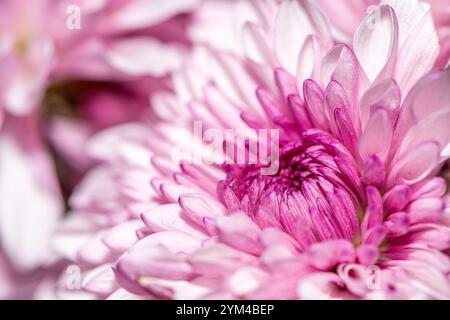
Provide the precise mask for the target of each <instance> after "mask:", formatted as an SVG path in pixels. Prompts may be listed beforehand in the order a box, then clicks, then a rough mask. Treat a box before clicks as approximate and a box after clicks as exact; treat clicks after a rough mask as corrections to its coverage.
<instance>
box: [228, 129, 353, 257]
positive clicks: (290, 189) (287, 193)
mask: <svg viewBox="0 0 450 320" xmlns="http://www.w3.org/2000/svg"><path fill="white" fill-rule="evenodd" d="M321 134H322V135H324V136H325V133H321ZM326 138H327V139H329V138H331V137H329V136H328V135H327V136H326ZM334 142H335V141H333V143H334ZM339 148H343V147H342V145H340V146H339ZM339 148H336V147H335V146H334V145H323V144H317V143H311V141H309V137H306V139H303V141H302V140H300V141H296V142H294V143H288V144H285V145H283V146H282V147H281V150H280V166H279V170H278V173H277V174H275V175H262V174H261V170H260V169H261V166H258V165H247V166H228V167H227V169H226V170H227V178H226V180H225V181H223V182H222V183H221V185H220V186H219V195H221V196H222V199H223V202H224V203H225V205H226V206H227V208H228V209H229V210H230V211H238V210H242V211H244V212H246V213H247V214H248V215H249V216H250V217H251V218H252V219H253V221H255V222H256V223H257V224H258V225H260V226H261V227H276V228H279V229H282V230H283V231H284V232H286V233H288V234H289V235H291V236H292V237H294V238H295V239H296V240H297V241H298V243H299V244H300V247H301V248H303V249H306V248H307V247H308V246H309V245H311V244H312V243H316V242H320V241H324V240H330V239H349V240H352V239H353V238H354V236H355V234H356V231H357V229H358V219H357V216H356V210H355V204H356V203H357V202H358V199H357V196H355V194H356V193H355V192H354V190H352V188H351V187H349V186H351V185H352V184H349V183H348V180H349V179H351V177H350V176H349V173H348V172H345V171H346V170H343V169H345V168H346V164H345V162H346V161H345V157H346V155H345V153H343V152H341V151H340V150H339ZM347 160H348V159H347ZM341 162H342V163H341Z"/></svg>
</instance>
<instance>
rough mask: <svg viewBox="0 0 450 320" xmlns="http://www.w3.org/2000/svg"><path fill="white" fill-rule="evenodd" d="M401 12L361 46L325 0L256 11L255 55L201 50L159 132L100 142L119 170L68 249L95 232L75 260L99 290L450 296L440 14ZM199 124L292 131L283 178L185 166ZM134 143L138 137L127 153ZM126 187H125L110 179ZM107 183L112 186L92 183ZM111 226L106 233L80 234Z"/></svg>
mask: <svg viewBox="0 0 450 320" xmlns="http://www.w3.org/2000/svg"><path fill="white" fill-rule="evenodd" d="M399 4H400V2H397V1H392V2H390V1H383V3H382V4H380V5H379V6H378V7H376V8H374V10H375V11H373V12H371V13H370V14H369V15H368V16H367V17H366V18H365V19H364V20H363V21H362V23H361V24H360V25H359V27H358V28H357V30H356V31H355V34H354V37H353V45H352V46H351V47H350V46H347V45H343V44H335V43H334V41H333V37H332V36H331V34H330V31H329V30H330V28H329V26H328V24H327V22H326V19H325V18H324V16H323V15H322V14H321V12H320V11H319V9H318V7H316V6H315V5H314V3H313V2H311V1H284V2H281V3H278V2H270V1H269V2H267V3H262V2H257V1H255V2H254V6H253V7H251V9H252V10H254V11H253V12H254V13H256V15H253V17H257V18H256V20H255V18H252V21H251V22H249V23H246V24H245V32H244V34H245V37H244V38H245V39H246V40H245V41H246V42H245V46H244V47H245V50H244V52H246V53H247V55H246V56H245V57H242V56H240V55H239V54H238V53H236V52H229V51H223V50H217V49H215V48H214V46H213V45H208V46H206V47H203V46H199V47H198V48H197V49H194V52H193V54H192V57H191V58H190V59H189V60H188V61H187V62H186V65H185V66H184V68H182V69H181V70H180V72H178V73H177V74H175V75H174V87H175V91H176V95H175V96H173V95H171V94H170V93H162V94H161V95H159V96H158V97H157V98H155V101H154V105H155V111H156V112H157V113H158V114H159V115H160V116H161V118H162V121H161V122H160V123H159V124H158V125H157V126H155V127H154V128H152V129H148V131H146V130H130V129H129V131H128V130H127V129H124V127H122V128H118V129H117V130H113V131H110V132H106V133H105V134H104V135H102V136H100V137H99V138H100V139H99V138H97V139H96V140H94V142H93V145H92V146H93V150H94V151H95V153H96V154H97V155H98V156H100V157H102V158H103V159H104V161H105V163H106V164H107V167H103V169H106V171H103V170H102V171H103V172H102V171H100V172H95V173H94V172H93V173H92V174H98V175H99V177H97V178H95V179H94V178H93V179H92V180H91V181H89V180H87V182H86V184H83V185H81V187H80V189H79V192H78V193H76V194H75V197H74V198H73V201H76V203H74V206H75V209H77V213H76V214H75V215H74V216H73V217H72V219H73V221H75V222H73V223H72V224H70V223H69V224H68V225H67V226H65V227H64V228H62V230H61V232H60V233H59V234H58V238H57V239H58V243H59V244H60V247H63V246H65V245H64V243H65V242H64V238H66V240H65V241H68V240H67V237H70V236H71V235H72V236H73V235H74V234H75V235H77V236H76V237H75V238H76V239H78V240H80V237H78V235H79V233H80V232H81V233H85V234H87V236H88V238H89V241H87V242H86V240H85V239H81V243H82V245H81V246H80V245H75V246H74V247H75V250H74V251H75V255H76V256H75V257H74V259H75V261H78V262H79V263H82V265H83V267H84V269H92V270H91V271H90V272H88V273H86V274H85V275H84V287H85V290H86V291H90V292H93V293H96V294H98V295H100V296H109V297H111V298H118V297H123V296H126V297H129V296H130V295H131V294H133V295H137V296H140V297H144V298H174V299H196V298H198V299H206V298H209V299H211V298H230V299H236V298H243V299H259V298H272V299H289V298H290V299H292V298H302V299H311V298H350V299H351V298H372V299H377V298H383V299H408V298H432V299H446V298H449V297H450V281H449V271H450V259H449V257H448V249H449V246H450V228H449V224H448V221H449V218H448V209H446V208H447V204H446V201H445V200H444V197H443V196H444V194H445V191H446V184H445V181H444V180H443V179H442V178H439V177H437V176H436V173H437V171H438V170H439V166H440V164H441V163H443V161H445V160H446V159H447V158H448V157H449V152H448V146H449V143H450V135H449V131H448V129H447V125H446V124H447V123H448V121H449V120H450V119H449V116H450V95H449V94H448V87H449V86H450V74H449V71H448V70H444V71H437V70H436V71H432V72H430V71H431V68H432V67H433V65H434V62H435V59H436V57H437V55H438V52H439V46H438V38H437V34H436V31H435V28H434V24H433V20H432V17H431V12H430V11H429V10H428V9H426V8H425V7H424V6H422V4H421V3H419V2H415V1H413V2H409V1H408V2H403V3H402V5H401V6H400V5H399ZM375 15H376V16H375ZM411 18H413V19H411ZM207 38H208V37H207V36H206V37H205V38H204V39H207ZM199 120H201V121H203V122H204V124H205V127H207V128H213V129H218V130H219V131H220V132H221V130H226V129H230V128H236V129H237V128H250V129H255V130H258V129H279V130H280V141H279V143H280V150H279V163H278V166H279V168H278V170H277V172H276V173H275V174H272V175H264V174H262V173H261V172H262V171H261V169H262V167H264V166H263V165H258V164H256V165H255V164H243V165H242V164H239V165H237V164H219V165H217V164H208V163H209V162H208V163H207V162H205V163H202V164H198V163H189V162H186V161H180V162H179V163H173V161H171V160H172V159H171V156H172V155H173V145H174V144H176V143H179V139H181V138H182V137H183V135H185V136H187V135H189V134H190V133H189V130H190V128H191V127H192V124H193V122H194V121H199ZM125 128H126V127H125ZM118 133H120V134H121V136H122V137H125V139H126V141H128V143H126V144H124V148H123V149H122V148H119V149H121V151H120V152H119V153H120V157H117V153H116V150H117V148H118V147H116V146H114V141H116V140H115V137H116V136H115V135H117V134H118ZM194 138H195V134H194ZM227 142H229V141H227ZM130 143H131V145H134V147H132V148H129V146H130ZM199 143H200V142H198V141H193V143H192V144H191V146H190V147H191V148H192V149H193V153H195V152H197V151H198V146H199ZM126 146H128V147H126ZM236 147H239V146H236ZM111 150H112V152H111ZM146 157H149V158H150V159H151V161H150V163H147V162H146ZM231 160H236V159H235V158H232V159H231ZM130 164H131V165H130ZM150 164H151V166H150ZM116 168H118V169H116ZM111 176H113V177H115V179H114V182H115V185H113V183H111V182H107V181H109V180H103V178H105V177H111ZM101 177H103V178H101ZM108 179H109V178H108ZM102 180H103V181H105V183H104V184H103V185H104V186H105V187H108V190H105V191H104V192H101V191H99V189H98V188H94V187H92V186H95V183H96V182H99V181H102ZM90 182H93V183H94V184H91V183H90ZM148 182H151V187H152V189H150V188H149V186H148V185H147V184H146V183H148ZM110 197H113V201H110V200H111V198H110ZM80 204H81V205H80ZM83 204H85V205H83ZM146 209H149V210H146ZM140 212H142V214H141V220H142V222H143V223H141V222H140V221H139V220H138V219H137V214H138V213H140ZM88 217H90V218H88ZM97 217H100V218H101V220H104V221H103V222H101V223H102V224H101V227H100V228H93V229H89V228H86V227H83V226H82V225H79V224H77V223H76V221H79V220H82V221H88V222H89V224H90V225H91V224H92V223H93V221H96V219H95V218H97ZM105 221H106V222H105ZM108 223H109V225H114V227H113V228H110V227H109V226H108ZM77 228H78V229H77ZM77 230H78V232H77ZM93 231H94V232H93ZM77 258H78V259H77ZM111 266H112V269H111ZM130 293H131V294H130Z"/></svg>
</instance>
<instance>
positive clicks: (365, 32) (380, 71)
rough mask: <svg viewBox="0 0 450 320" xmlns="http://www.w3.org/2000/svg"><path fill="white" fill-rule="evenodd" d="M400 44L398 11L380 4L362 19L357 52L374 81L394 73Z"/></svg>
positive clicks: (369, 76)
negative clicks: (396, 13) (396, 12)
mask: <svg viewBox="0 0 450 320" xmlns="http://www.w3.org/2000/svg"><path fill="white" fill-rule="evenodd" d="M397 45H398V22H397V17H396V15H395V12H394V10H393V9H392V8H391V7H389V6H386V5H382V6H379V7H377V8H376V9H374V10H373V11H372V12H371V13H370V14H369V15H368V16H367V17H366V18H365V19H364V20H363V21H362V23H361V24H360V26H359V27H358V29H357V30H356V32H355V35H354V37H353V48H354V50H355V54H356V56H357V57H358V60H359V62H360V63H361V66H362V68H363V69H364V71H365V73H366V75H367V76H368V78H369V80H370V81H371V82H373V81H374V80H375V79H376V78H377V77H382V78H385V77H390V76H391V75H392V72H393V67H394V62H395V56H396V52H397Z"/></svg>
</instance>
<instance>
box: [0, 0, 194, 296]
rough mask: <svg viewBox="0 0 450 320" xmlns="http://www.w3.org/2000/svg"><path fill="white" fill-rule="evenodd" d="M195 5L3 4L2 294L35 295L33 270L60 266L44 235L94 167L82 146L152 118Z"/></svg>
mask: <svg viewBox="0 0 450 320" xmlns="http://www.w3.org/2000/svg"><path fill="white" fill-rule="evenodd" d="M197 2H198V1H195V0H191V1H190V0H188V1H186V0H184V1H170V2H167V1H153V0H151V1H148V0H144V1H143V0H132V1H120V0H106V1H103V0H102V1H83V0H79V1H56V0H40V1H32V2H30V1H23V0H19V1H9V0H7V1H2V2H1V3H0V71H1V74H2V76H1V77H0V251H1V252H2V254H1V256H0V262H1V268H0V270H1V276H0V279H3V278H5V281H2V283H5V284H6V283H10V284H11V285H10V286H9V287H8V286H3V288H2V291H1V292H0V296H1V297H3V298H8V297H31V296H30V293H31V292H32V290H31V289H32V288H33V283H36V281H33V280H37V279H39V278H42V277H43V276H42V275H39V276H37V273H36V270H39V269H43V268H44V269H45V268H48V267H49V266H50V265H52V266H53V265H54V263H55V262H56V261H57V260H58V259H57V257H56V256H55V255H53V254H52V253H51V250H49V238H50V235H51V233H52V232H53V229H54V227H55V226H56V224H57V223H58V221H59V220H60V219H61V218H62V217H63V215H64V212H65V211H66V204H65V202H66V199H67V196H68V195H69V194H70V192H71V190H72V188H73V186H74V185H75V184H76V183H77V181H78V179H79V177H81V175H82V174H83V173H84V172H85V171H86V170H87V169H88V168H89V167H90V166H91V165H92V164H93V163H92V160H90V159H89V157H87V155H86V152H85V142H86V140H87V139H88V137H89V136H90V135H92V134H93V133H95V132H96V131H98V130H101V129H104V128H107V127H109V126H112V125H116V124H119V123H123V122H128V121H141V122H145V121H150V120H151V118H152V112H151V109H150V96H151V94H152V92H154V91H156V90H162V89H169V87H168V86H167V74H168V73H169V72H170V71H171V70H173V69H174V68H176V67H177V66H178V65H179V61H180V57H181V55H182V53H183V52H184V51H185V50H187V49H188V48H189V41H188V39H187V37H186V35H185V27H186V25H187V24H188V23H189V21H190V11H191V10H192V9H193V8H194V6H195V5H196V3H197ZM77 15H78V16H77ZM71 19H74V20H73V21H72V20H71ZM50 269H51V268H50ZM28 275H32V276H28ZM22 285H23V287H24V288H27V289H30V290H25V289H24V290H22ZM8 288H9V289H8Z"/></svg>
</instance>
